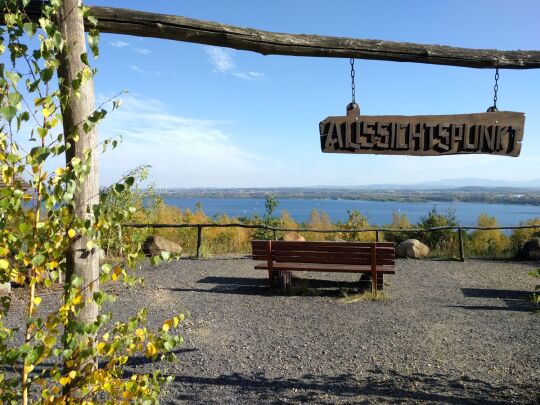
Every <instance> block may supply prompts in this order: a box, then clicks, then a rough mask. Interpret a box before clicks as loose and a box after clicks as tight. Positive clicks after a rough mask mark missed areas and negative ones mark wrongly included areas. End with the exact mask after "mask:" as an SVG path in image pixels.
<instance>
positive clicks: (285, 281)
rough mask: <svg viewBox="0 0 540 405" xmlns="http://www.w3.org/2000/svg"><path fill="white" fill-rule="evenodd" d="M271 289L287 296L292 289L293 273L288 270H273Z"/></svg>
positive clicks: (271, 273)
mask: <svg viewBox="0 0 540 405" xmlns="http://www.w3.org/2000/svg"><path fill="white" fill-rule="evenodd" d="M270 287H271V288H272V289H274V290H277V292H278V293H279V294H287V293H288V292H289V290H290V288H291V272H290V271H287V270H273V271H271V272H270Z"/></svg>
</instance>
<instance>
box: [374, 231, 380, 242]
mask: <svg viewBox="0 0 540 405" xmlns="http://www.w3.org/2000/svg"><path fill="white" fill-rule="evenodd" d="M375 242H380V240H379V230H378V229H377V230H376V231H375Z"/></svg>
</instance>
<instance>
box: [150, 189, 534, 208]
mask: <svg viewBox="0 0 540 405" xmlns="http://www.w3.org/2000/svg"><path fill="white" fill-rule="evenodd" d="M157 194H158V195H159V196H160V197H165V198H212V199H220V198H230V199H264V198H265V197H266V196H267V195H273V196H274V197H275V198H277V199H278V200H279V199H284V200H285V199H287V200H288V199H301V200H351V201H374V202H403V203H430V202H432V203H440V202H441V203H442V202H444V203H452V202H462V203H467V202H470V203H486V204H512V205H515V204H517V205H531V206H539V205H540V190H537V189H512V190H508V189H486V190H482V191H476V190H463V189H453V190H344V189H339V190H335V189H313V188H310V189H292V188H291V189H289V188H287V189H279V188H268V189H211V190H208V189H206V190H202V189H191V190H170V191H158V192H157Z"/></svg>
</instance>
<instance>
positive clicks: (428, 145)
mask: <svg viewBox="0 0 540 405" xmlns="http://www.w3.org/2000/svg"><path fill="white" fill-rule="evenodd" d="M359 111H360V110H359V108H358V106H355V108H352V109H351V110H349V111H348V113H347V115H346V116H343V117H328V118H326V119H325V120H324V121H322V122H321V123H320V125H319V129H320V134H321V149H322V151H323V152H325V153H363V154H368V153H369V154H381V155H414V156H440V155H455V154H473V153H474V154H476V153H484V154H490V155H503V156H519V153H520V151H521V140H522V139H523V128H524V125H525V114H523V113H520V112H509V111H501V112H486V113H478V114H458V115H415V116H403V115H373V116H361V115H360V114H359Z"/></svg>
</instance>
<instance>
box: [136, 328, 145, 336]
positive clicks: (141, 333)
mask: <svg viewBox="0 0 540 405" xmlns="http://www.w3.org/2000/svg"><path fill="white" fill-rule="evenodd" d="M135 335H136V336H137V337H140V338H141V337H143V336H144V329H141V328H139V329H137V330H136V331H135Z"/></svg>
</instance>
